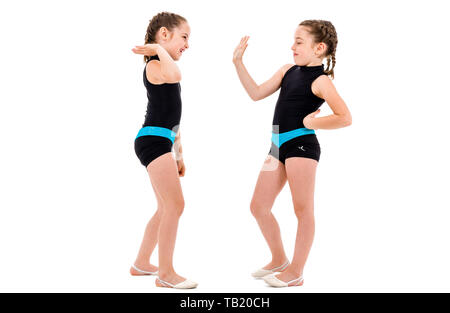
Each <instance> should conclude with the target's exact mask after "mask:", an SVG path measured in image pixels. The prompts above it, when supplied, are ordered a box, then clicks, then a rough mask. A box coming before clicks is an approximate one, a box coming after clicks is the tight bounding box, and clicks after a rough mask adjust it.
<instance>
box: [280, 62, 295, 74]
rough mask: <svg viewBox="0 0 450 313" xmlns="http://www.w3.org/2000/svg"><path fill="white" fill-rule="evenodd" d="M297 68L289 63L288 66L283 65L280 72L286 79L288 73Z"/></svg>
mask: <svg viewBox="0 0 450 313" xmlns="http://www.w3.org/2000/svg"><path fill="white" fill-rule="evenodd" d="M295 67H296V65H295V64H291V63H288V64H285V65H283V66H282V67H281V68H280V71H281V73H282V74H283V77H284V75H286V74H287V72H289V71H291V70H292V69H293V68H295Z"/></svg>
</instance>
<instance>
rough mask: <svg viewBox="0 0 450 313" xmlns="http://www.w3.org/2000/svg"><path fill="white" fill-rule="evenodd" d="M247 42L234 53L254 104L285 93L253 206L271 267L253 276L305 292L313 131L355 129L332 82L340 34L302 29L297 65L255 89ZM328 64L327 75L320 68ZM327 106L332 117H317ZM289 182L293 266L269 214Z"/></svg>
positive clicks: (295, 48)
mask: <svg viewBox="0 0 450 313" xmlns="http://www.w3.org/2000/svg"><path fill="white" fill-rule="evenodd" d="M248 39H249V37H248V36H245V37H243V38H242V39H241V42H240V43H239V45H238V46H237V47H236V49H235V51H234V55H233V63H234V65H235V67H236V71H237V74H238V76H239V79H240V81H241V83H242V85H243V86H244V88H245V90H246V91H247V93H248V95H249V96H250V98H251V99H252V100H254V101H258V100H261V99H264V98H266V97H267V96H269V95H271V94H273V93H274V92H275V91H277V90H278V89H279V88H280V87H281V90H280V94H279V98H278V101H277V103H276V107H275V112H274V119H273V123H272V143H271V148H270V151H269V153H268V156H267V159H266V161H265V162H264V165H263V168H262V170H261V172H260V174H259V177H258V180H257V183H256V187H255V190H254V193H253V197H252V200H251V203H250V209H251V212H252V214H253V216H254V217H255V219H256V221H257V222H258V225H259V227H260V229H261V231H262V233H263V235H264V238H265V240H266V242H267V244H268V245H269V248H270V251H271V253H272V261H271V262H270V263H269V264H267V265H266V266H264V267H263V268H261V269H259V270H258V271H256V272H254V273H253V274H252V275H253V277H255V278H263V279H264V280H265V281H266V283H267V284H269V285H270V286H273V287H291V286H301V285H303V269H304V267H305V263H306V260H307V257H308V254H309V251H310V249H311V246H312V243H313V238H314V230H315V224H314V223H315V222H314V185H315V175H316V168H317V165H318V162H319V159H320V145H319V141H318V139H317V137H316V134H315V131H314V130H315V129H336V128H341V127H346V126H349V125H351V123H352V118H351V114H350V112H349V110H348V108H347V106H346V104H345V102H344V101H343V100H342V98H341V97H340V96H339V94H338V93H337V91H336V89H335V87H334V85H333V83H332V81H331V79H330V78H329V76H330V77H331V78H333V79H334V67H335V65H336V56H335V54H336V47H337V43H338V40H337V34H336V30H335V28H334V26H333V24H332V23H330V22H329V21H324V20H306V21H303V22H302V23H300V25H299V26H298V27H297V29H296V30H295V34H294V44H293V45H292V47H291V49H292V55H293V59H294V63H295V64H286V65H283V66H282V67H281V68H280V69H279V70H278V71H277V72H276V73H275V74H274V75H273V76H272V77H271V78H270V79H269V80H267V81H266V82H264V83H263V84H261V85H258V84H256V83H255V81H254V80H253V79H252V77H251V76H250V74H249V73H248V72H247V69H246V68H245V66H244V64H243V61H242V57H243V54H244V52H245V49H246V48H247V46H248V44H247V42H248ZM325 58H326V59H327V68H326V69H324V65H323V64H322V62H323V60H324V59H325ZM330 65H331V66H330ZM325 101H326V102H327V103H328V105H329V106H330V108H331V109H332V111H333V114H331V115H329V116H324V117H315V116H316V115H317V114H318V113H319V111H320V110H319V107H320V106H321V105H322V104H323V103H324V102H325ZM286 181H288V183H289V187H290V190H291V194H292V201H293V204H294V211H295V214H296V216H297V219H298V229H297V237H296V242H295V252H294V257H293V259H292V262H290V261H289V259H288V258H287V256H286V254H285V251H284V247H283V243H282V240H281V234H280V227H279V225H278V223H277V221H276V219H275V217H274V215H273V214H272V212H271V210H272V206H273V203H274V201H275V199H276V197H277V196H278V194H279V193H280V191H281V190H282V188H283V186H284V185H285V183H286ZM278 272H279V274H278Z"/></svg>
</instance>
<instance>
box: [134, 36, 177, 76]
mask: <svg viewBox="0 0 450 313" xmlns="http://www.w3.org/2000/svg"><path fill="white" fill-rule="evenodd" d="M132 51H133V52H134V53H136V54H142V55H146V56H152V55H156V54H157V55H158V57H159V62H158V61H153V60H152V61H150V62H148V64H147V79H148V80H149V81H150V82H151V83H153V84H164V83H177V82H179V81H180V80H181V72H180V69H179V68H178V66H177V64H176V63H175V61H174V60H173V59H172V57H171V56H170V54H169V53H168V52H167V51H166V49H164V48H163V47H162V46H161V45H159V44H157V43H155V44H151V43H150V44H146V45H143V46H136V47H135V48H133V49H132Z"/></svg>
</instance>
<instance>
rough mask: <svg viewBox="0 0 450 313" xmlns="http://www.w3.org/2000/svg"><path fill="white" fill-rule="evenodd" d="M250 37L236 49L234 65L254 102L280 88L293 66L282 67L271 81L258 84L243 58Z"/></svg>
mask: <svg viewBox="0 0 450 313" xmlns="http://www.w3.org/2000/svg"><path fill="white" fill-rule="evenodd" d="M249 38H250V37H249V36H245V37H243V38H242V39H241V42H240V43H239V45H238V46H237V47H236V49H235V51H234V54H233V63H234V65H235V67H236V71H237V74H238V76H239V80H240V81H241V83H242V86H244V89H245V91H247V93H248V95H249V96H250V98H251V99H252V100H254V101H258V100H261V99H264V98H266V97H268V96H270V95H271V94H273V93H274V92H275V91H277V90H278V89H279V88H280V85H281V81H282V80H283V77H284V74H285V73H286V71H287V70H288V69H289V68H290V67H292V64H286V65H284V66H283V67H281V68H280V69H279V70H278V71H277V72H276V73H275V74H274V75H273V76H272V77H271V78H270V79H269V80H267V81H266V82H264V83H263V84H261V85H258V84H256V82H255V81H254V80H253V78H252V77H251V76H250V74H249V73H248V71H247V69H246V68H245V66H244V63H243V62H242V57H243V55H244V52H245V49H246V48H247V46H248V44H247V41H248V39H249Z"/></svg>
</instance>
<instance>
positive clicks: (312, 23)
mask: <svg viewBox="0 0 450 313" xmlns="http://www.w3.org/2000/svg"><path fill="white" fill-rule="evenodd" d="M299 26H307V27H308V30H309V33H310V34H311V35H312V36H313V38H314V43H320V42H323V43H325V44H326V46H327V50H326V51H325V53H324V55H323V57H326V58H327V68H326V70H325V73H326V74H327V75H329V76H331V78H332V79H334V67H335V66H336V47H337V44H338V39H337V33H336V29H335V28H334V26H333V24H332V23H331V22H329V21H324V20H306V21H303V22H301V23H300V25H299ZM330 65H331V67H330Z"/></svg>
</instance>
